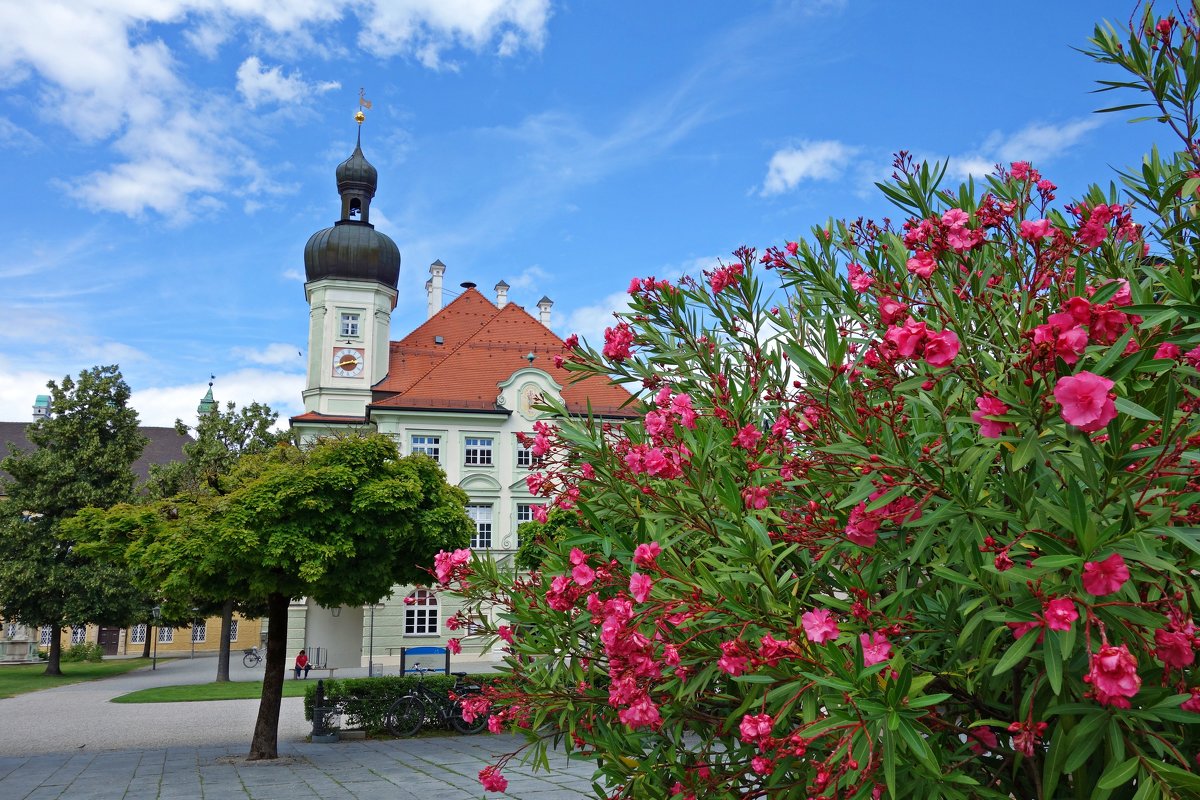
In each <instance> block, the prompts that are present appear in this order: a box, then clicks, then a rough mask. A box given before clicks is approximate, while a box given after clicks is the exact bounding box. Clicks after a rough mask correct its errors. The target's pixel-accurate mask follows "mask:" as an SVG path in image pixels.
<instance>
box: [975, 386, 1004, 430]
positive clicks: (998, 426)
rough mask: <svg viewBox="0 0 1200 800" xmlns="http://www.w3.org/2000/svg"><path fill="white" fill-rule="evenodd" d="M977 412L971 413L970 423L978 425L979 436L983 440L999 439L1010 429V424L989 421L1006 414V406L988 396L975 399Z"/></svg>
mask: <svg viewBox="0 0 1200 800" xmlns="http://www.w3.org/2000/svg"><path fill="white" fill-rule="evenodd" d="M975 405H976V406H978V407H979V410H978V411H972V412H971V421H972V422H974V423H977V424H978V425H979V435H980V436H982V437H984V438H985V439H999V438H1000V437H1001V436H1003V435H1004V432H1005V431H1007V430H1008V429H1009V428H1011V427H1012V423H1011V422H1004V421H1001V420H995V419H990V417H1000V416H1003V415H1005V414H1007V413H1008V406H1007V405H1005V404H1004V403H1003V402H1001V401H1000V400H998V399H997V398H995V397H992V396H991V395H990V394H985V395H984V396H983V397H978V398H976V399H975Z"/></svg>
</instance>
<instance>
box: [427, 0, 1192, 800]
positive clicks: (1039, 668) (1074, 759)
mask: <svg viewBox="0 0 1200 800" xmlns="http://www.w3.org/2000/svg"><path fill="white" fill-rule="evenodd" d="M1135 19H1136V22H1135V23H1134V24H1133V25H1132V26H1131V27H1130V28H1129V29H1128V30H1127V31H1124V32H1123V33H1121V34H1118V33H1117V32H1116V30H1114V29H1113V28H1111V27H1108V26H1101V27H1098V28H1097V29H1096V32H1095V35H1094V37H1093V38H1092V40H1091V43H1090V49H1089V51H1088V52H1089V54H1090V55H1091V56H1092V57H1093V58H1095V59H1097V60H1098V61H1100V62H1102V63H1107V64H1112V65H1115V66H1116V67H1118V68H1119V69H1120V70H1122V74H1121V75H1120V76H1116V77H1119V79H1118V80H1113V81H1107V82H1105V88H1106V89H1111V90H1116V91H1118V92H1124V93H1125V94H1126V97H1124V98H1122V99H1123V100H1125V101H1129V102H1128V103H1127V104H1123V105H1122V106H1120V107H1118V108H1114V109H1111V110H1122V109H1124V108H1129V107H1133V106H1137V105H1145V106H1146V107H1147V108H1148V111H1147V113H1148V114H1149V115H1150V117H1151V118H1152V119H1157V120H1159V121H1161V122H1162V123H1164V124H1165V126H1166V128H1167V129H1169V130H1171V131H1172V132H1173V133H1174V134H1176V135H1177V136H1178V137H1179V139H1180V143H1181V146H1180V148H1179V151H1178V152H1176V153H1174V154H1170V155H1166V154H1160V153H1158V152H1157V151H1155V152H1153V153H1152V154H1151V155H1149V156H1147V158H1146V159H1145V161H1144V163H1143V164H1142V165H1141V167H1140V169H1137V170H1134V171H1132V172H1130V173H1128V174H1122V175H1120V180H1121V183H1122V187H1121V188H1118V187H1117V186H1109V187H1108V188H1106V189H1101V188H1092V189H1091V190H1089V191H1088V192H1087V193H1086V194H1085V195H1084V196H1083V197H1081V198H1079V199H1078V200H1075V201H1073V202H1069V203H1065V204H1064V203H1056V197H1055V195H1056V193H1057V187H1056V186H1055V185H1054V184H1053V183H1052V182H1051V180H1050V179H1049V178H1048V177H1045V176H1043V175H1042V174H1040V172H1039V171H1038V169H1037V168H1036V167H1035V166H1034V165H1031V164H1029V163H1025V162H1016V163H1013V164H1011V165H1008V166H1005V167H1003V168H1000V169H998V170H997V172H996V173H995V174H994V175H992V176H991V177H989V178H988V179H987V180H986V181H983V182H981V183H978V184H975V183H969V184H967V185H963V186H950V185H948V184H946V182H945V180H944V172H945V170H944V167H941V166H938V165H932V166H931V165H927V164H919V163H915V162H913V161H912V160H911V159H910V158H908V157H907V156H904V155H903V154H902V155H901V156H899V157H898V158H897V160H896V163H895V173H894V175H893V178H892V180H891V181H889V182H887V183H884V184H881V185H880V188H881V190H882V191H883V193H884V194H885V195H886V196H887V198H889V199H890V200H891V201H892V202H893V203H894V204H895V205H896V206H897V208H898V209H899V211H900V214H899V217H898V219H899V220H900V221H899V222H898V223H890V222H887V221H884V222H880V223H873V222H870V221H866V220H858V221H853V222H831V223H829V224H828V225H825V226H821V227H819V228H817V229H815V230H814V231H813V232H812V235H811V236H810V237H808V238H806V239H799V240H797V241H795V242H788V243H787V244H786V246H784V247H781V248H770V249H768V250H767V251H766V252H765V253H764V254H762V255H760V254H758V253H756V252H753V251H751V250H749V249H742V250H740V251H738V253H736V254H735V258H734V259H733V260H731V261H730V262H729V263H727V264H721V265H719V266H717V267H715V268H713V269H712V270H711V271H709V272H707V273H706V274H705V276H704V277H705V279H704V280H691V279H684V280H681V281H679V282H676V283H671V282H667V281H663V280H657V279H655V278H640V279H635V280H634V281H633V283H632V284H631V286H630V289H629V294H630V305H629V309H628V310H627V311H625V312H623V313H621V314H619V315H618V316H619V319H618V320H617V322H616V324H614V325H613V326H612V327H611V328H609V329H608V330H607V331H606V332H605V336H604V339H605V341H604V344H603V347H602V348H600V349H596V348H594V347H590V346H588V345H587V344H585V343H580V342H578V341H575V340H573V339H568V342H567V344H568V347H569V350H568V352H566V353H565V354H564V355H563V356H562V357H560V358H559V364H560V366H561V367H562V368H563V369H564V370H566V377H567V378H571V377H580V376H596V375H599V376H613V377H615V379H616V380H618V381H621V382H623V383H624V384H625V385H627V386H628V387H629V388H630V389H631V390H633V391H634V392H635V393H636V395H637V399H636V402H635V403H634V404H632V405H631V406H630V412H631V414H633V415H635V418H634V419H628V420H608V421H605V420H599V419H583V420H580V419H570V418H568V417H567V416H566V414H565V411H564V410H563V409H562V408H558V409H555V411H557V413H558V418H557V421H556V422H555V424H554V425H551V424H549V423H546V422H543V423H539V425H538V426H537V435H536V437H535V439H534V441H533V448H534V451H535V453H536V454H538V455H544V456H545V457H546V458H547V463H548V465H549V466H548V468H547V470H546V471H545V472H543V473H539V474H537V475H534V476H532V477H531V479H530V482H529V483H530V489H531V490H532V491H533V492H534V493H535V494H540V495H543V496H545V497H547V498H550V499H551V500H552V503H553V505H554V506H555V507H556V508H557V509H560V510H567V511H569V512H571V513H570V517H569V522H568V523H567V524H566V529H565V530H561V528H562V526H561V525H560V526H557V527H558V528H559V529H560V530H558V532H557V533H556V534H555V535H554V536H548V537H546V538H545V539H544V543H545V546H544V552H543V553H542V554H541V556H540V559H536V560H535V561H536V564H535V566H536V569H534V570H533V571H531V572H513V571H512V570H511V568H510V567H508V566H506V565H504V564H500V565H498V564H496V563H494V562H493V561H491V560H489V559H487V558H479V557H473V556H472V555H471V554H470V553H469V552H468V551H466V550H460V551H455V552H453V553H442V554H440V555H439V557H438V560H437V568H436V572H437V578H438V579H439V581H440V582H441V584H442V585H443V586H444V587H446V588H447V589H448V590H451V591H454V592H457V593H458V594H460V595H462V596H463V597H464V598H466V600H467V603H468V606H467V609H466V610H465V612H464V616H467V615H469V616H475V615H481V614H485V612H488V611H490V612H492V613H494V615H495V619H496V620H497V622H496V623H494V624H492V626H491V629H490V630H491V631H492V632H493V634H494V636H495V637H496V640H497V643H498V645H499V646H502V647H504V648H505V649H506V650H507V661H506V663H507V667H508V670H509V672H508V675H507V676H506V677H504V678H502V679H501V680H500V681H499V682H498V683H497V684H496V685H495V686H493V687H491V688H490V689H489V691H488V697H487V701H488V703H489V704H490V705H489V707H488V708H487V709H486V713H488V714H489V726H490V727H491V728H492V729H493V730H502V729H506V728H508V729H512V730H516V731H520V732H523V733H524V734H526V735H527V737H528V739H529V741H530V747H531V748H532V749H531V752H532V754H533V756H534V757H535V758H536V757H539V756H541V755H542V754H544V752H545V750H546V748H547V747H549V746H551V745H552V744H554V743H556V742H562V743H563V744H564V745H565V746H566V747H567V748H568V749H570V750H571V751H572V752H574V753H577V754H580V755H583V756H586V757H590V758H592V759H594V760H595V763H596V768H597V782H598V783H597V786H598V787H603V789H604V794H605V795H606V796H608V797H613V798H633V799H635V800H645V799H646V798H678V799H679V800H696V799H697V798H699V799H701V800H712V798H756V797H770V798H792V797H795V798H823V799H825V800H829V799H831V798H878V797H881V796H888V797H898V798H899V797H903V798H923V797H951V798H1014V797H1015V798H1052V797H1054V798H1059V797H1063V798H1080V799H1081V800H1084V799H1091V798H1100V799H1103V798H1135V800H1143V799H1144V798H1158V797H1194V796H1197V795H1198V794H1200V775H1198V774H1197V771H1198V765H1197V761H1196V758H1197V752H1198V751H1200V727H1198V723H1200V677H1198V676H1197V675H1196V648H1197V646H1198V644H1200V638H1198V634H1197V630H1196V626H1195V622H1194V617H1195V614H1196V610H1197V603H1198V602H1200V586H1198V582H1197V575H1198V573H1197V570H1198V569H1200V527H1197V525H1198V523H1200V505H1198V501H1200V371H1198V370H1200V263H1198V258H1200V256H1198V253H1197V243H1198V241H1200V238H1198V237H1200V219H1198V218H1197V205H1198V203H1200V200H1198V196H1197V189H1200V140H1198V138H1197V118H1196V114H1195V111H1196V108H1195V100H1196V97H1197V95H1198V94H1200V58H1198V57H1197V36H1198V33H1200V29H1198V27H1197V20H1196V19H1195V16H1194V15H1191V14H1189V16H1188V17H1187V18H1186V19H1178V18H1176V17H1175V16H1173V15H1168V16H1165V17H1156V16H1154V14H1153V13H1152V10H1149V9H1147V10H1146V15H1145V17H1144V18H1143V17H1136V18H1135ZM1131 95H1132V96H1131ZM531 563H533V562H531ZM479 710H480V711H483V709H482V708H480V709H479ZM503 763H504V759H502V760H501V762H500V763H498V764H496V765H495V766H492V767H489V768H488V769H486V770H484V771H483V772H482V773H481V774H480V779H481V782H482V783H483V785H484V788H485V789H489V790H495V791H503V790H504V788H505V787H506V785H507V784H506V781H505V779H504V778H503V775H502V771H501V770H502V767H503Z"/></svg>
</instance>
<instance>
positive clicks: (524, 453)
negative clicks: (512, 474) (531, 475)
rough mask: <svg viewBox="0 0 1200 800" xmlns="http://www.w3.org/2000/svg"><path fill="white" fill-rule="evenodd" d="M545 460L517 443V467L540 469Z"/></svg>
mask: <svg viewBox="0 0 1200 800" xmlns="http://www.w3.org/2000/svg"><path fill="white" fill-rule="evenodd" d="M544 461H545V459H544V458H543V457H542V456H535V455H534V454H533V451H532V450H530V449H529V448H528V447H526V446H524V445H523V444H521V443H520V442H517V466H518V467H520V468H521V469H534V468H535V467H536V468H540V467H541V466H542V463H543V462H544Z"/></svg>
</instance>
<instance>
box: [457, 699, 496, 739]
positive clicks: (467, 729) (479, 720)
mask: <svg viewBox="0 0 1200 800" xmlns="http://www.w3.org/2000/svg"><path fill="white" fill-rule="evenodd" d="M475 694H479V692H465V693H459V695H458V698H459V699H458V700H455V701H454V708H453V710H452V711H451V712H450V725H451V726H452V727H453V728H454V730H456V731H458V732H459V733H466V734H474V733H479V732H480V731H482V730H483V729H484V728H486V727H487V721H488V715H487V714H486V713H484V714H476V715H475V718H474V719H473V720H471V721H470V722H467V721H466V720H465V719H463V715H462V704H461V701H462V698H464V697H467V696H469V695H475Z"/></svg>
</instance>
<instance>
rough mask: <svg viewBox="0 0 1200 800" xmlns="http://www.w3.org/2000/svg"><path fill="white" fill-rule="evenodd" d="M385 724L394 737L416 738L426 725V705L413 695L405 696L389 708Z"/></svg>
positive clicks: (384, 718)
mask: <svg viewBox="0 0 1200 800" xmlns="http://www.w3.org/2000/svg"><path fill="white" fill-rule="evenodd" d="M383 724H384V727H386V728H387V729H388V733H390V734H391V735H392V736H416V735H417V731H419V730H421V726H422V725H424V724H425V704H424V703H422V702H421V700H420V699H419V698H416V697H413V696H412V695H411V694H410V695H405V696H404V697H401V698H400V699H399V700H397V701H396V702H394V703H392V705H391V707H390V708H388V710H387V714H385V715H384V717H383Z"/></svg>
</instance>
